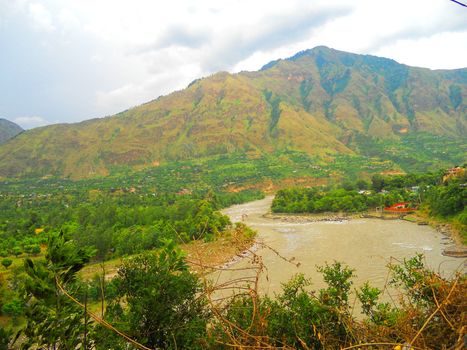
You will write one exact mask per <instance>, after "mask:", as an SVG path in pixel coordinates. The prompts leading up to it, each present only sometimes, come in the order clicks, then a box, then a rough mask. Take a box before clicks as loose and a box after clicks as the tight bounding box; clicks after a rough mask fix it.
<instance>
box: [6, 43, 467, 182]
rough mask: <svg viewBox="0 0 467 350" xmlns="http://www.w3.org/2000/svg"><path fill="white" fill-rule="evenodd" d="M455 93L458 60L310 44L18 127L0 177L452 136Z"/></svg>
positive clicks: (461, 92) (460, 80) (462, 116)
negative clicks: (134, 98)
mask: <svg viewBox="0 0 467 350" xmlns="http://www.w3.org/2000/svg"><path fill="white" fill-rule="evenodd" d="M466 99H467V68H463V69H456V70H435V71H432V70H429V69H425V68H415V67H409V66H406V65H402V64H399V63H397V62H395V61H393V60H390V59H386V58H380V57H375V56H369V55H357V54H352V53H347V52H342V51H337V50H333V49H329V48H327V47H316V48H314V49H311V50H306V51H303V52H300V53H298V54H296V55H295V56H293V57H291V58H289V59H286V60H278V61H274V62H270V63H268V64H267V65H265V66H264V67H263V68H262V69H261V70H260V71H257V72H242V73H239V74H229V73H225V72H220V73H217V74H214V75H212V76H210V77H207V78H203V79H199V80H196V81H194V82H192V83H191V84H190V85H189V86H188V87H187V88H186V89H184V90H182V91H177V92H174V93H172V94H170V95H167V96H164V97H160V98H157V99H156V100H153V101H150V102H148V103H145V104H143V105H141V106H138V107H135V108H132V109H129V110H126V111H124V112H121V113H119V114H117V115H115V116H112V117H106V118H102V119H92V120H88V121H84V122H81V123H77V124H57V125H51V126H46V127H41V128H37V129H33V130H29V131H26V132H24V133H22V134H21V135H19V136H17V137H16V138H14V139H12V140H10V141H9V142H7V143H6V144H4V145H2V146H1V147H0V176H2V177H23V176H28V177H30V176H48V175H53V176H60V177H71V178H86V177H93V176H97V175H107V174H109V173H110V172H111V171H112V169H113V168H115V167H119V166H129V167H132V168H134V169H141V168H144V167H150V166H155V165H158V164H160V163H163V162H168V161H173V160H180V159H190V158H196V157H203V156H212V155H217V154H225V153H231V152H247V153H248V154H251V155H253V154H261V153H264V152H266V153H268V152H273V151H275V150H283V149H291V150H297V151H302V152H305V153H307V154H309V155H315V156H319V157H323V158H327V159H332V157H333V155H335V154H338V153H340V154H342V153H343V154H360V153H362V152H363V151H364V150H363V149H362V144H363V143H364V142H366V141H368V140H370V141H371V140H393V141H394V142H398V141H399V140H402V139H403V138H404V137H406V136H407V135H425V134H428V135H432V136H433V137H435V138H436V137H444V138H448V139H452V140H462V138H465V132H466V127H467V106H466V103H465V101H466ZM362 140H363V141H362ZM464 146H465V144H464ZM367 151H368V149H367ZM379 156H381V157H382V158H384V154H380V155H379Z"/></svg>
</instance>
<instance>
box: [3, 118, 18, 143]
mask: <svg viewBox="0 0 467 350" xmlns="http://www.w3.org/2000/svg"><path fill="white" fill-rule="evenodd" d="M23 131H24V130H23V128H22V127H21V126H19V125H18V124H16V123H13V122H12V121H10V120H8V119H4V118H0V145H1V144H2V143H5V142H7V141H8V140H9V139H11V138H13V137H15V136H16V135H18V134H19V133H21V132H23Z"/></svg>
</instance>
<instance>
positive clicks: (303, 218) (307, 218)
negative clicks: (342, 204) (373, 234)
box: [263, 213, 352, 224]
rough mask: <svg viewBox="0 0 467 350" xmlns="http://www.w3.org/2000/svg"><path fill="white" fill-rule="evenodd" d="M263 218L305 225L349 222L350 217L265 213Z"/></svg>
mask: <svg viewBox="0 0 467 350" xmlns="http://www.w3.org/2000/svg"><path fill="white" fill-rule="evenodd" d="M263 217H264V218H267V219H273V220H280V221H283V222H290V223H297V224H300V223H306V222H323V221H328V222H344V221H348V220H350V219H351V218H352V217H351V216H347V215H334V214H322V215H291V214H274V213H266V214H264V215H263Z"/></svg>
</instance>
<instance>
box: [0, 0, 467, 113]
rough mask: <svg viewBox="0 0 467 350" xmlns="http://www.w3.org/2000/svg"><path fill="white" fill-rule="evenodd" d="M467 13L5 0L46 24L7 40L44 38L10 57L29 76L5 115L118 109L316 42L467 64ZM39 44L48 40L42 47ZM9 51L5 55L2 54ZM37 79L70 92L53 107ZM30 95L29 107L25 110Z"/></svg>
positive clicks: (8, 19)
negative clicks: (221, 71) (21, 103)
mask: <svg viewBox="0 0 467 350" xmlns="http://www.w3.org/2000/svg"><path fill="white" fill-rule="evenodd" d="M466 16H467V10H465V9H464V8H462V7H460V6H459V5H456V4H454V3H453V2H451V1H449V0H411V1H407V0H392V1H386V2H382V1H374V0H353V1H348V0H312V1H310V0H287V1H285V0H283V1H279V0H255V1H251V0H232V1H222V2H220V1H218V0H197V1H191V0H174V1H168V2H167V1H166V2H161V1H154V0H132V1H127V0H99V1H95V0H0V25H3V26H4V27H5V26H6V27H7V26H8V25H9V24H11V23H15V22H16V23H17V24H18V26H20V27H21V28H27V27H29V29H30V28H31V26H27V25H26V26H25V23H28V21H29V22H31V23H32V27H33V28H35V29H37V30H36V31H34V32H33V33H29V34H28V33H23V32H22V33H21V35H30V37H28V38H23V37H20V36H18V37H16V36H15V38H14V39H15V40H11V41H10V45H12V46H10V47H8V46H7V47H6V48H5V50H4V52H11V51H12V50H14V49H15V46H14V45H18V48H21V45H19V43H25V42H28V41H26V40H23V39H30V40H29V42H28V43H31V42H33V43H35V44H36V47H34V48H32V49H31V50H27V51H26V50H24V48H23V50H24V51H20V49H19V51H18V52H19V53H18V56H17V57H21V58H22V60H23V58H24V57H25V54H24V52H36V53H37V54H35V55H30V57H28V58H24V62H23V61H22V60H19V61H21V63H22V64H23V66H18V64H19V63H17V62H16V61H18V59H16V61H13V58H12V61H11V62H10V67H15V69H17V70H18V71H19V70H20V69H22V71H24V72H27V74H24V79H23V80H20V79H19V77H18V76H15V77H14V78H15V79H14V80H10V81H8V80H5V79H2V80H0V91H2V84H4V86H3V89H4V90H5V91H8V92H9V93H10V92H11V91H12V88H11V86H12V84H15V83H17V84H18V88H17V98H16V100H15V97H14V96H13V97H12V98H9V100H11V103H10V104H9V107H8V108H10V109H11V110H8V109H5V111H4V113H6V114H8V115H18V113H20V114H24V115H35V114H39V115H44V116H46V117H47V119H49V120H56V119H60V120H62V121H66V118H67V117H66V116H69V117H68V118H71V115H73V118H74V120H76V119H78V118H77V114H80V115H81V118H85V117H90V116H95V117H98V116H101V115H106V114H107V115H108V114H111V113H114V112H118V111H119V110H123V109H126V108H128V107H130V106H134V105H137V104H139V103H142V102H145V101H148V100H151V99H153V98H156V97H157V96H159V95H161V94H166V93H169V92H171V91H173V90H176V89H180V88H183V87H185V86H186V85H187V83H189V82H190V81H191V80H193V79H195V78H198V77H201V76H206V75H209V74H212V73H214V72H216V71H219V70H227V71H231V72H237V71H240V70H256V69H259V68H260V67H261V66H263V65H264V64H266V63H268V62H269V61H271V60H274V59H277V58H285V57H289V56H292V55H293V54H295V53H296V52H298V51H301V50H305V49H308V48H312V47H314V46H317V45H326V46H329V47H333V48H336V49H339V50H345V51H350V52H356V53H365V54H376V55H382V56H386V57H389V58H393V59H396V60H398V61H400V62H402V63H406V64H410V65H415V66H422V67H429V68H459V67H461V66H465V65H466V63H465V62H464V61H465V57H467V55H466V51H467V48H466V45H467V21H466V20H465V19H466ZM11 32H12V33H15V34H16V33H17V32H18V30H16V31H15V30H13V29H12V31H11ZM18 35H20V34H18ZM10 36H11V35H10ZM31 38H33V39H31ZM41 42H46V43H47V49H44V48H43V47H40V48H39V47H38V46H39V45H40V44H39V43H41ZM2 44H3V43H0V49H2V50H3V47H2ZM23 45H25V44H23ZM39 53H44V55H42V56H40V55H39ZM37 56H40V57H37ZM8 57H9V56H8V55H3V56H0V63H2V64H3V63H4V61H3V60H8V59H9V58H8ZM39 58H41V59H42V61H40V64H36V66H35V69H32V68H31V66H32V65H34V64H35V63H37V62H39ZM462 58H464V61H463V60H462ZM28 60H29V61H28ZM70 61H73V62H70ZM64 62H65V63H64ZM5 63H8V62H5ZM3 66H5V65H3ZM1 67H2V65H0V73H2V72H1ZM58 68H60V69H58ZM10 70H11V69H10ZM3 76H4V75H2V77H3ZM72 79H75V80H73V81H72ZM31 81H33V82H36V84H35V85H33V84H31ZM28 86H31V87H30V88H29V90H30V91H29V90H28ZM57 86H58V87H60V88H57ZM69 86H72V88H69ZM61 87H65V88H61ZM38 89H40V91H45V92H48V91H60V92H61V93H62V95H60V107H50V106H57V96H54V95H53V94H52V93H50V94H49V95H46V94H45V92H44V94H43V95H41V99H42V100H40V99H39V98H38V97H37V91H38ZM54 89H55V90H54ZM28 93H29V96H30V98H29V99H28V101H30V102H29V104H28V108H29V109H28V110H22V111H21V112H15V110H14V109H15V108H17V106H18V104H19V103H20V101H23V100H24V98H25V97H27V96H26V95H27V94H28ZM82 96H84V97H82ZM42 97H44V98H48V100H47V101H45V100H44V99H43V98H42ZM79 97H82V100H80V103H79V104H78V103H74V101H77V98H79ZM92 98H94V100H92ZM67 99H68V100H67ZM33 100H37V101H38V102H37V104H36V105H34V104H33V103H32V102H31V101H33ZM81 103H82V107H81ZM44 106H45V107H44ZM67 106H68V107H67ZM77 106H78V107H77ZM2 108H7V107H2ZM47 108H49V110H53V112H49V113H48V112H47ZM67 108H68V109H67ZM77 108H82V111H81V112H80V110H79V109H77Z"/></svg>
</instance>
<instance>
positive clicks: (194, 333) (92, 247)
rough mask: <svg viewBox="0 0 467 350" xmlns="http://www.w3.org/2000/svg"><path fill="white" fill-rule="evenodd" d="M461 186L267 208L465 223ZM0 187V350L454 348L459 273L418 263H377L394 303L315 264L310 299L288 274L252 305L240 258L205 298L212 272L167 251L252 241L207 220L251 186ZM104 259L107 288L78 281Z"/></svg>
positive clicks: (290, 196) (346, 191)
mask: <svg viewBox="0 0 467 350" xmlns="http://www.w3.org/2000/svg"><path fill="white" fill-rule="evenodd" d="M464 174H465V172H464ZM464 183H465V175H463V176H461V177H446V176H444V177H443V173H442V172H437V173H425V174H408V175H393V176H381V175H373V176H372V177H371V182H370V181H365V180H362V179H360V180H357V181H355V180H353V179H352V178H349V179H348V180H347V181H345V182H344V183H343V184H341V185H329V186H325V187H314V188H301V189H298V188H292V189H285V190H280V191H278V193H277V195H276V199H275V200H274V202H273V206H272V210H273V211H275V212H300V213H302V212H327V211H346V212H359V211H363V210H367V209H369V208H373V207H375V206H382V205H390V204H393V203H394V202H398V201H401V200H407V201H411V202H413V203H414V205H418V206H420V207H422V208H425V210H427V211H428V212H429V213H430V215H433V216H437V217H442V218H446V219H452V220H455V221H456V222H457V223H460V224H461V225H466V217H467V215H466V213H465V202H466V190H465V186H464ZM220 187H222V186H220ZM4 188H5V189H7V191H4V192H2V193H1V200H0V238H1V239H0V254H1V256H2V258H1V259H2V265H3V266H2V267H1V269H2V271H1V273H0V282H1V285H0V310H1V316H0V325H1V328H0V349H10V348H14V349H15V348H22V349H36V348H44V349H160V348H164V349H229V348H243V347H248V348H252V349H263V348H283V349H329V348H339V347H341V348H349V349H351V348H354V347H355V346H356V345H357V344H379V343H381V344H391V346H404V344H407V343H409V344H411V345H412V346H413V348H437V344H439V342H440V341H442V343H443V344H446V348H455V346H457V345H458V344H459V342H460V341H461V340H460V339H461V334H462V329H461V326H460V325H462V317H465V314H464V312H463V311H462V310H463V307H465V302H464V301H463V296H465V288H466V281H465V277H464V276H461V275H458V276H455V278H453V279H450V280H446V279H444V278H442V277H441V276H439V275H438V274H436V273H435V272H433V271H430V270H428V269H427V268H425V266H424V264H423V257H422V256H416V257H414V258H412V259H409V260H406V261H401V262H399V263H398V264H393V265H391V266H389V270H390V274H391V276H392V277H391V282H390V284H391V286H392V288H398V289H400V293H401V298H402V299H401V301H400V303H396V304H394V303H391V304H389V303H387V302H382V301H381V300H380V297H381V296H382V295H383V293H384V291H383V290H379V289H377V288H375V287H373V286H371V285H369V284H366V285H364V286H363V287H361V288H359V289H355V288H353V287H352V277H353V276H354V275H355V273H358V271H354V270H353V269H352V268H351V267H349V266H346V265H345V264H344V263H342V262H333V263H330V264H325V265H323V266H320V267H318V269H319V271H320V272H321V273H322V275H323V278H324V280H325V282H326V283H327V285H328V287H327V288H324V289H320V290H313V289H312V288H311V281H310V280H309V279H308V278H307V277H306V276H304V275H297V276H295V277H294V278H293V279H292V280H291V281H289V282H288V283H285V284H284V285H283V286H282V291H281V292H280V293H278V294H277V295H274V296H266V295H260V294H259V293H258V291H257V285H256V284H255V281H257V280H256V279H255V275H257V274H259V273H260V272H261V271H262V270H263V269H264V267H263V266H262V265H261V259H260V258H259V257H258V256H256V255H255V253H254V252H251V256H250V257H249V258H250V259H251V261H252V266H254V268H253V271H254V275H253V276H249V278H245V280H243V281H240V282H241V283H243V284H242V285H241V287H240V288H238V289H237V292H236V293H234V294H233V295H231V296H230V297H222V298H220V299H221V300H222V301H218V293H220V291H221V290H223V289H226V288H229V286H228V285H215V284H213V283H212V282H210V281H209V279H207V278H206V276H207V275H208V274H209V273H210V272H212V271H213V270H212V269H213V268H215V267H212V266H207V265H200V266H197V267H196V268H194V266H193V261H192V260H190V259H188V257H187V255H186V253H184V252H183V251H182V250H181V248H180V245H179V244H180V243H187V242H189V241H204V242H210V241H215V240H217V239H219V238H220V237H226V236H229V237H239V236H241V237H243V238H244V239H251V237H252V236H253V235H254V232H252V231H251V230H250V229H248V228H247V227H246V226H245V225H242V224H235V225H233V224H232V223H231V222H230V220H229V218H228V217H227V216H225V215H222V214H221V213H220V212H219V210H220V209H221V208H224V207H227V206H230V205H232V204H236V203H242V202H246V201H250V200H254V199H259V198H262V197H263V196H264V195H263V193H261V192H260V191H258V190H244V191H241V192H225V191H221V190H219V188H217V189H216V188H214V189H205V188H203V187H202V186H201V187H199V188H198V189H195V190H194V191H191V190H186V191H179V192H178V193H174V192H169V191H167V192H160V191H159V192H157V193H156V192H154V191H153V190H152V189H150V188H145V187H143V186H141V187H137V188H136V189H135V188H132V187H118V186H116V185H115V184H114V185H113V186H107V187H105V186H103V187H102V188H100V189H96V188H95V186H94V184H93V185H90V183H86V182H82V183H80V185H79V186H78V185H77V183H73V185H70V186H68V185H67V180H63V182H61V181H45V182H36V187H35V188H34V190H33V191H31V190H30V189H28V190H26V187H23V186H21V185H19V184H18V183H13V184H10V185H9V186H5V187H4ZM12 218H14V220H13V219H12ZM462 227H465V226H462ZM115 258H119V259H120V260H119V263H118V268H117V269H116V273H115V275H112V278H109V276H108V275H106V272H105V271H104V267H102V271H100V270H99V269H97V270H96V271H95V273H94V274H93V275H83V274H82V272H83V269H84V268H85V267H86V266H88V265H89V264H90V263H93V264H95V265H96V266H99V263H102V262H103V261H106V260H109V259H115ZM102 266H103V265H102ZM236 282H238V281H236ZM352 298H354V299H355V298H356V300H355V301H352V300H351V299H352ZM355 303H358V304H359V305H360V308H361V311H362V315H360V316H357V315H356V314H355V311H354V304H355ZM435 315H436V316H435ZM441 316H442V317H441ZM409 319H410V320H411V322H408V320H409ZM291 320H292V321H291ZM428 321H429V322H428ZM427 322H428V323H427ZM408 324H410V326H408ZM375 346H376V345H375Z"/></svg>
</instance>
